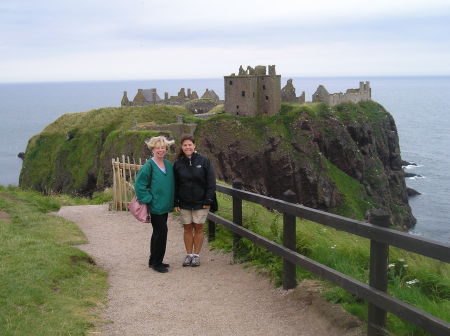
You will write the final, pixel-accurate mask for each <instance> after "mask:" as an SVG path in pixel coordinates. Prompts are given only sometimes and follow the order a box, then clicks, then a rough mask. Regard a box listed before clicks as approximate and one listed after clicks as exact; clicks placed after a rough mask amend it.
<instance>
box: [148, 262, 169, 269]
mask: <svg viewBox="0 0 450 336" xmlns="http://www.w3.org/2000/svg"><path fill="white" fill-rule="evenodd" d="M152 265H153V263H151V262H150V260H149V261H148V267H150V268H152ZM161 266H164V267H166V268H167V267H170V265H169V264H165V263H161Z"/></svg>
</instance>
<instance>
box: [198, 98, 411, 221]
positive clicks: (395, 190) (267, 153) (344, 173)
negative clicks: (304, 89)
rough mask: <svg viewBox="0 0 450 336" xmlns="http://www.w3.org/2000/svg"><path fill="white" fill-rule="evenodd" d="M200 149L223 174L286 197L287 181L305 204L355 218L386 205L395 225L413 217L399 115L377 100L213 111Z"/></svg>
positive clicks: (202, 128) (248, 186) (203, 130)
mask: <svg viewBox="0 0 450 336" xmlns="http://www.w3.org/2000/svg"><path fill="white" fill-rule="evenodd" d="M196 136H197V138H198V139H200V146H199V147H200V148H201V151H202V152H203V153H204V154H206V155H207V156H208V157H210V158H211V159H212V161H213V162H214V165H215V167H216V170H217V172H216V174H217V177H218V178H219V179H222V180H224V181H226V182H232V181H233V179H235V178H241V179H242V180H243V182H244V187H245V189H247V190H252V191H255V192H258V193H262V194H265V195H269V196H273V197H277V198H282V194H283V193H284V192H285V191H286V190H288V189H290V190H292V191H294V192H295V193H296V194H297V200H298V202H299V203H302V204H304V205H306V206H310V207H313V208H318V209H323V210H331V211H335V212H338V213H340V214H343V215H346V216H351V217H353V218H360V219H361V217H364V214H365V212H366V211H367V210H370V209H371V208H374V207H375V208H383V209H385V210H386V211H388V212H389V213H390V214H391V215H392V222H393V224H394V225H397V226H402V227H411V226H412V225H414V223H415V218H414V217H413V215H412V213H411V209H410V207H409V205H408V196H407V191H406V185H405V181H404V175H403V170H402V167H401V156H400V149H399V140H398V135H397V129H396V126H395V122H394V119H393V118H392V116H391V115H390V114H389V113H388V112H386V111H385V110H384V109H383V107H382V106H381V105H379V104H377V103H374V102H366V103H360V104H341V105H339V106H337V107H335V108H330V107H328V106H326V105H324V104H316V105H310V106H307V105H301V106H300V105H288V104H285V105H283V107H282V112H281V114H280V115H277V116H273V117H270V118H267V119H257V118H236V117H232V116H228V115H224V116H221V117H216V118H214V119H211V120H208V121H205V122H203V123H201V124H200V125H199V127H198V128H197V131H196Z"/></svg>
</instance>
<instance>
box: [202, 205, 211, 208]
mask: <svg viewBox="0 0 450 336" xmlns="http://www.w3.org/2000/svg"><path fill="white" fill-rule="evenodd" d="M210 208H211V205H204V206H203V209H210Z"/></svg>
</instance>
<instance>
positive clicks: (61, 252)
mask: <svg viewBox="0 0 450 336" xmlns="http://www.w3.org/2000/svg"><path fill="white" fill-rule="evenodd" d="M101 197H104V196H101ZM101 197H100V196H98V195H97V202H100V198H101ZM89 202H90V201H89V200H87V199H76V198H73V197H68V196H60V195H52V196H48V197H45V196H42V195H40V194H38V193H36V192H29V191H23V190H20V189H18V188H15V187H8V188H5V187H1V186H0V210H1V211H3V212H6V213H8V214H9V216H10V221H6V220H5V221H0V260H1V263H0V335H2V336H10V335H11V336H12V335H87V334H88V332H89V331H92V330H94V329H95V324H96V323H97V322H99V318H98V317H97V316H96V315H95V314H94V310H95V309H96V308H97V307H98V306H99V305H101V304H103V303H104V302H105V300H106V290H107V282H106V273H105V272H104V271H103V270H101V269H99V268H98V267H97V266H96V265H95V262H94V261H93V260H92V258H91V257H90V256H89V255H88V254H86V253H85V252H83V251H81V250H79V249H77V248H75V247H73V245H79V244H83V243H86V238H85V237H84V235H83V234H82V233H81V231H80V230H79V229H78V227H77V226H76V225H75V224H74V223H72V222H70V221H68V220H66V219H64V218H62V217H57V216H54V215H51V214H49V213H48V212H49V211H57V210H58V209H59V207H60V206H61V204H87V203H89Z"/></svg>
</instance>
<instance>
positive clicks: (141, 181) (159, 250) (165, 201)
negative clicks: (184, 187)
mask: <svg viewBox="0 0 450 336" xmlns="http://www.w3.org/2000/svg"><path fill="white" fill-rule="evenodd" d="M173 143H174V141H173V140H172V141H169V140H167V139H166V138H165V137H164V136H157V137H153V138H151V139H150V140H149V141H147V146H148V148H149V149H150V151H151V152H152V153H153V156H152V158H150V159H149V160H148V161H147V162H146V163H145V164H144V165H143V166H142V168H141V170H140V171H139V173H138V175H137V177H136V182H135V184H134V190H135V192H136V197H137V199H138V200H139V202H140V203H145V204H147V206H148V212H149V213H150V216H151V222H152V226H153V233H152V238H151V240H150V258H149V261H148V266H149V267H151V268H153V269H154V270H155V271H157V272H160V273H166V272H167V271H168V269H167V268H168V267H169V265H168V264H165V263H163V259H164V254H165V253H166V244H167V217H168V214H169V212H171V211H172V210H173V201H174V188H175V187H174V177H173V168H172V164H171V163H170V161H169V160H167V159H165V156H166V152H167V148H168V147H169V146H170V145H172V144H173Z"/></svg>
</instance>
